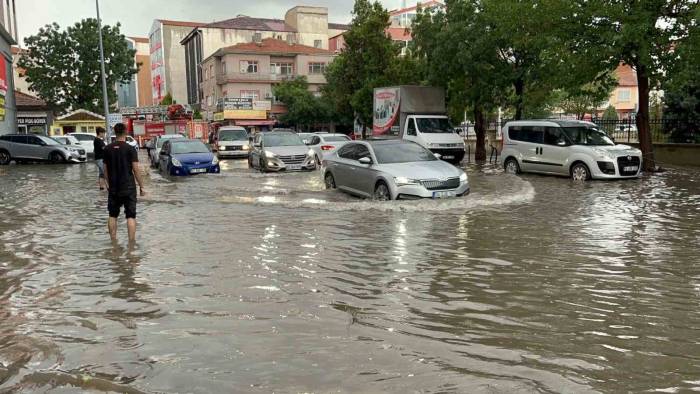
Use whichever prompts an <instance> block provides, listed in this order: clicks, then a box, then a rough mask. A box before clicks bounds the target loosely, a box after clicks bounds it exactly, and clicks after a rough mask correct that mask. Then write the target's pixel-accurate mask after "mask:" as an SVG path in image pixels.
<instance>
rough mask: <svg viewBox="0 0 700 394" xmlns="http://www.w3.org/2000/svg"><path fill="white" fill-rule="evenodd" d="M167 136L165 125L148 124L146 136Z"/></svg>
mask: <svg viewBox="0 0 700 394" xmlns="http://www.w3.org/2000/svg"><path fill="white" fill-rule="evenodd" d="M163 134H165V124H164V123H147V124H146V136H148V137H155V136H158V135H163Z"/></svg>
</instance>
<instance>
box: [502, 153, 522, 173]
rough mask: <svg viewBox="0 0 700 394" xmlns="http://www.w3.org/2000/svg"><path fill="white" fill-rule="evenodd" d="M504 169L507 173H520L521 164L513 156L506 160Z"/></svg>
mask: <svg viewBox="0 0 700 394" xmlns="http://www.w3.org/2000/svg"><path fill="white" fill-rule="evenodd" d="M503 169H504V170H505V171H506V174H520V165H519V164H518V161H517V160H515V159H514V158H512V157H509V158H508V159H507V160H506V162H505V164H504V165H503Z"/></svg>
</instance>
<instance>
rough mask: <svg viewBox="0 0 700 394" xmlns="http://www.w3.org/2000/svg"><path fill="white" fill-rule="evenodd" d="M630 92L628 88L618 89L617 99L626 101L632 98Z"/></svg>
mask: <svg viewBox="0 0 700 394" xmlns="http://www.w3.org/2000/svg"><path fill="white" fill-rule="evenodd" d="M631 96H632V92H631V91H630V90H629V89H620V90H618V91H617V101H619V102H622V103H626V102H628V101H630V99H631V98H632V97H631Z"/></svg>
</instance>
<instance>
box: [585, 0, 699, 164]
mask: <svg viewBox="0 0 700 394" xmlns="http://www.w3.org/2000/svg"><path fill="white" fill-rule="evenodd" d="M579 2H580V3H581V4H583V7H584V8H587V9H589V11H588V12H586V13H587V14H588V15H590V18H589V20H588V21H587V22H586V25H587V26H588V30H589V31H592V32H594V33H595V35H596V38H597V40H596V41H597V42H598V43H599V44H598V50H599V51H603V52H607V54H608V59H607V61H608V65H609V67H610V68H614V67H615V66H617V65H618V64H619V63H624V64H628V65H630V66H632V68H634V70H635V71H636V73H637V85H638V91H639V109H638V111H637V117H636V123H637V130H638V133H639V145H640V149H641V150H642V154H643V155H644V170H646V171H654V170H655V169H656V162H655V160H654V150H653V145H652V139H651V132H650V127H649V92H650V90H651V89H652V88H654V87H658V86H660V84H661V83H662V82H663V80H664V73H665V71H666V70H669V69H670V68H672V66H673V63H674V62H675V60H676V59H675V58H674V51H673V50H672V48H673V47H674V46H680V45H683V42H684V41H685V40H687V38H688V34H689V31H690V29H691V27H692V26H697V12H698V11H697V10H698V7H699V6H698V3H697V2H693V1H687V0H644V1H618V0H593V1H583V0H580V1H579ZM694 62H695V64H696V65H695V67H697V57H696V58H695V61H694Z"/></svg>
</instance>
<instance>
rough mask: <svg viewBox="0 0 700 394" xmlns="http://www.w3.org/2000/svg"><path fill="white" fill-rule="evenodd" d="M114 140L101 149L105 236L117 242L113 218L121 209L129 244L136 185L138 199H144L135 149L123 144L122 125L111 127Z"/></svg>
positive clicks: (133, 233)
mask: <svg viewBox="0 0 700 394" xmlns="http://www.w3.org/2000/svg"><path fill="white" fill-rule="evenodd" d="M114 134H115V136H116V137H117V140H116V141H114V142H113V143H111V144H109V145H107V147H106V148H105V149H104V167H105V168H104V170H105V178H107V190H108V195H109V197H108V199H107V209H108V210H109V222H108V223H107V227H108V228H109V236H110V237H111V238H112V241H116V240H117V218H118V217H119V212H120V211H121V207H122V206H123V207H124V215H125V216H126V227H127V230H128V233H129V242H134V241H135V240H136V184H135V183H134V180H136V182H138V184H139V190H140V192H141V196H143V195H144V189H143V181H142V180H141V171H140V169H139V157H138V153H137V152H136V149H134V148H133V147H132V146H131V145H129V144H127V143H126V127H125V126H124V124H122V123H117V124H116V125H114Z"/></svg>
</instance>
